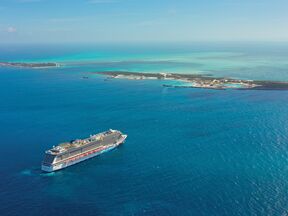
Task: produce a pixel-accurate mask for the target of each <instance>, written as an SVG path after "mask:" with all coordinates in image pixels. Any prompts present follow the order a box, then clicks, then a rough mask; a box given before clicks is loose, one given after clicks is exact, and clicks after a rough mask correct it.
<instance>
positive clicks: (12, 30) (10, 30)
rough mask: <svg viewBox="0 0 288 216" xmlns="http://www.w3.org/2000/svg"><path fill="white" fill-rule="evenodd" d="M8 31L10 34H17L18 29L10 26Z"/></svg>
mask: <svg viewBox="0 0 288 216" xmlns="http://www.w3.org/2000/svg"><path fill="white" fill-rule="evenodd" d="M6 31H7V32H8V33H15V32H17V29H16V28H15V27H13V26H9V27H8V28H7V29H6Z"/></svg>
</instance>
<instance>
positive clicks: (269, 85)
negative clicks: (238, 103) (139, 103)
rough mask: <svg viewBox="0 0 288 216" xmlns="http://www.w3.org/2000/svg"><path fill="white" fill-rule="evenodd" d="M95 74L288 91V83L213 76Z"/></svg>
mask: <svg viewBox="0 0 288 216" xmlns="http://www.w3.org/2000/svg"><path fill="white" fill-rule="evenodd" d="M94 73H95V74H100V75H105V76H108V77H109V78H114V79H131V80H141V79H142V80H143V79H158V80H174V81H181V82H186V83H187V85H181V84H179V85H178V84H163V86H164V87H173V88H207V89H217V90H226V89H237V90H249V89H250V90H288V82H277V81H259V80H258V81H257V80H242V79H232V78H225V77H220V78H217V77H213V76H211V75H201V74H176V73H138V72H126V71H103V72H94Z"/></svg>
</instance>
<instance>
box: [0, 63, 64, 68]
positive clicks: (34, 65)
mask: <svg viewBox="0 0 288 216" xmlns="http://www.w3.org/2000/svg"><path fill="white" fill-rule="evenodd" d="M0 66H3V67H25V68H47V67H59V66H60V64H58V63H53V62H48V63H21V62H0Z"/></svg>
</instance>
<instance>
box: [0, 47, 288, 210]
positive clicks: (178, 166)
mask: <svg viewBox="0 0 288 216" xmlns="http://www.w3.org/2000/svg"><path fill="white" fill-rule="evenodd" d="M209 46H210V48H209ZM209 46H208V45H206V46H203V47H202V48H201V46H200V45H198V46H196V47H194V48H193V46H192V45H191V47H192V48H190V49H191V50H192V51H193V52H194V51H195V50H197V52H198V53H199V52H200V51H201V50H202V53H203V55H210V54H211V52H214V53H219V52H220V50H221V53H223V52H229V53H231V52H233V53H239V52H240V51H241V50H242V52H243V53H244V51H245V50H246V52H247V53H249V54H246V57H245V58H250V64H253V60H252V59H253V58H256V57H255V55H256V54H255V52H256V51H255V50H259V49H260V50H266V51H267V52H266V54H265V52H264V51H263V52H260V51H259V52H260V54H258V55H259V56H258V57H257V59H264V58H267V59H268V60H267V62H268V63H267V65H268V66H267V68H266V69H265V70H264V71H263V70H261V69H259V68H258V67H251V68H250V66H249V64H248V66H247V68H250V69H249V70H250V71H251V72H248V71H247V70H244V69H242V68H241V67H240V68H238V67H236V66H235V65H234V66H233V68H234V70H233V71H229V72H227V71H222V72H221V73H223V74H224V73H226V75H228V74H230V75H233V74H235V76H243V77H247V78H252V77H260V78H261V77H262V78H265V79H266V78H267V77H270V78H271V79H276V78H277V79H280V80H287V77H288V76H287V70H286V71H285V70H284V69H283V70H279V71H278V70H277V67H275V68H274V67H272V69H271V70H270V69H269V68H271V64H272V63H273V62H274V61H273V59H278V61H279V62H282V65H281V67H284V65H285V61H284V59H285V58H286V59H287V56H286V57H285V55H286V54H285V53H287V50H286V49H284V48H283V47H282V49H283V50H282V51H281V53H279V52H278V51H279V47H277V46H278V45H277V44H276V45H275V46H274V47H273V46H271V45H270V46H268V47H267V46H264V47H261V46H260V45H257V46H256V45H255V50H254V51H253V49H252V47H251V46H249V49H247V47H238V48H237V47H231V45H229V46H228V45H227V47H226V48H224V47H222V46H221V47H218V46H216V45H209ZM259 46H260V47H259ZM100 48H101V49H102V50H101V49H100ZM100 48H97V49H96V48H87V47H85V46H83V47H81V46H77V47H72V48H71V47H66V46H62V47H58V48H57V47H54V48H53V47H50V48H48V47H32V48H31V47H30V49H26V48H25V47H17V46H15V47H2V48H1V49H2V51H1V52H0V57H1V59H2V60H3V61H4V60H10V61H13V60H14V61H17V60H19V59H22V60H25V59H27V60H31V59H33V60H35V61H36V60H38V61H43V60H44V59H51V58H54V59H67V58H70V59H71V57H70V56H75V55H77V53H79V55H83V56H85V55H86V54H85V53H87V52H90V53H93V52H95V53H96V54H97V52H99V50H100V51H101V52H100V53H102V52H106V53H107V56H109V58H112V57H113V56H115V55H116V57H117V58H118V55H119V56H121V53H123V52H124V51H125V49H124V48H123V47H122V48H121V47H120V48H119V47H118V48H115V47H112V48H111V47H110V48H109V49H108V48H105V47H100ZM140 48H141V47H140ZM140 48H139V47H138V49H137V52H136V51H135V49H136V48H135V49H132V48H129V49H128V48H127V47H126V51H125V52H124V53H125V55H127V56H128V54H129V53H132V54H129V55H132V56H134V55H133V52H134V53H136V54H137V55H146V56H149V53H154V54H155V53H158V54H157V55H159V58H160V57H161V55H160V54H159V53H165V52H166V51H167V54H166V55H170V56H173V52H175V53H176V54H175V55H178V53H179V52H189V50H188V48H187V47H186V48H185V49H184V48H183V49H182V48H181V46H180V47H178V46H176V47H174V48H173V49H172V48H169V49H168V48H157V47H155V46H153V48H152V47H150V48H149V47H146V48H145V49H144V48H143V47H142V48H141V49H142V51H141V49H140ZM121 49H122V50H121ZM131 49H132V50H131ZM153 49H154V50H155V51H153ZM87 50H88V51H87ZM105 50H106V51H105ZM249 50H252V51H253V52H252V51H249ZM268 50H270V51H269V52H268ZM271 50H272V51H273V50H274V51H275V50H276V51H275V52H274V53H273V52H272V51H271ZM277 50H278V51H277ZM205 52H209V53H210V54H208V53H207V54H205ZM251 52H252V53H251ZM83 53H84V54H83ZM109 53H110V54H109ZM115 53H116V54H115ZM117 53H118V54H117ZM141 53H142V54H141ZM253 53H254V54H253ZM136 54H135V55H136ZM194 55H197V54H194ZM217 55H220V54H217ZM221 55H222V54H221ZM248 55H249V57H248ZM253 55H254V57H253V58H252V57H251V56H253ZM101 56H102V55H101ZM265 56H266V57H265ZM269 56H270V57H269ZM116 57H115V58H116ZM122 57H123V58H124V56H122ZM122 57H121V58H122ZM101 58H102V57H101ZM137 58H138V57H137ZM195 58H196V57H195ZM238 58H240V57H237V59H238ZM241 58H244V57H241ZM127 59H128V60H127V61H126V65H125V64H123V62H122V61H121V62H118V63H117V62H114V61H113V62H109V61H108V60H107V61H108V62H107V61H106V60H105V61H106V62H103V61H102V60H101V62H100V63H99V62H98V60H93V62H92V63H91V62H90V63H89V64H86V63H85V64H83V65H82V60H83V59H81V61H78V62H77V59H73V61H70V60H69V61H66V60H65V62H67V66H66V67H63V68H54V69H20V68H0V89H1V90H0V97H1V102H0V125H1V142H0V143H1V149H2V150H1V153H2V154H1V157H0V177H1V181H0V203H1V205H0V212H1V215H5V216H6V215H13V216H15V215H285V214H286V211H287V208H288V206H287V203H288V202H287V201H288V195H287V190H288V166H287V164H288V151H287V148H288V138H287V134H288V133H287V132H288V125H287V118H288V109H287V102H288V93H287V92H286V91H235V90H227V91H215V90H208V89H180V88H179V89H178V88H163V87H162V84H163V83H162V82H159V81H157V80H137V81H129V80H116V79H114V80H109V81H105V80H104V77H101V76H95V75H93V76H92V75H91V74H90V73H89V72H90V71H98V70H114V69H115V68H117V69H121V70H130V69H131V68H133V69H135V70H136V71H138V69H139V71H140V70H141V69H143V67H144V66H143V65H145V67H147V68H148V69H149V70H153V67H154V66H153V64H152V63H147V62H145V63H143V62H139V63H135V62H132V63H131V59H130V58H128V57H127ZM220 59H221V58H220ZM89 61H90V60H89ZM209 61H210V60H207V64H210V63H209ZM213 61H215V62H216V60H213ZM219 61H222V60H219ZM225 61H228V60H225ZM229 61H230V60H229ZM231 61H232V60H231ZM233 61H234V60H233ZM235 61H236V60H235ZM237 61H240V60H239V59H238V60H237ZM263 61H264V60H263ZM72 62H73V63H72ZM95 62H96V63H95ZM104 63H105V64H104ZM203 64H204V63H203ZM218 64H219V65H221V64H220V62H218ZM255 64H257V62H256V63H255ZM274 64H275V65H276V62H275V63H274ZM165 65H166V63H165ZM184 65H185V64H184ZM158 66H159V67H160V66H161V67H160V68H162V65H159V64H156V67H158ZM174 66H175V65H174ZM186 66H187V65H185V66H184V68H185V67H186ZM138 67H139V68H138ZM145 67H144V68H145ZM163 67H164V66H163ZM165 67H166V66H165ZM175 67H176V66H175ZM187 67H188V66H187ZM194 67H195V66H191V70H192V69H193V70H194ZM197 67H198V66H197ZM202 67H204V66H202ZM205 67H209V66H205ZM167 68H168V66H167ZM181 68H182V66H181V65H180V64H179V65H178V66H177V69H178V70H179V72H180V71H182V69H181ZM255 68H258V69H259V70H258V69H257V70H256V69H255ZM218 69H219V68H217V69H215V72H213V71H212V70H211V71H204V72H205V73H206V72H213V73H215V74H217V73H220V70H219V71H218ZM252 69H253V70H252ZM252 71H253V73H252ZM242 72H243V73H242ZM271 74H273V76H271ZM86 75H87V76H89V79H81V77H82V76H86ZM109 128H115V129H119V130H121V131H123V132H125V133H127V134H128V136H129V137H128V139H127V142H126V143H125V144H124V145H123V146H121V147H119V148H117V149H115V150H113V151H110V152H107V153H105V154H103V155H101V156H99V157H95V158H93V159H91V160H88V161H85V162H82V163H80V164H78V165H75V166H72V167H70V168H67V169H65V170H61V171H59V172H55V173H51V174H44V173H42V172H41V171H40V164H41V160H42V157H43V153H44V151H45V150H46V149H48V148H49V147H51V146H52V145H55V144H57V143H58V142H62V141H65V140H71V139H75V138H84V137H86V136H88V135H89V134H91V133H96V132H100V131H103V130H107V129H109Z"/></svg>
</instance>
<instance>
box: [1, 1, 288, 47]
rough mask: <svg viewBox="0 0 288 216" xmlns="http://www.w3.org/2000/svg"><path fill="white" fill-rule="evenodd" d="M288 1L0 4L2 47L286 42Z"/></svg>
mask: <svg viewBox="0 0 288 216" xmlns="http://www.w3.org/2000/svg"><path fill="white" fill-rule="evenodd" d="M287 9H288V0H0V43H43V42H47V43H64V42H93V43H101V42H159V41H161V42H189V41H288V13H287Z"/></svg>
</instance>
